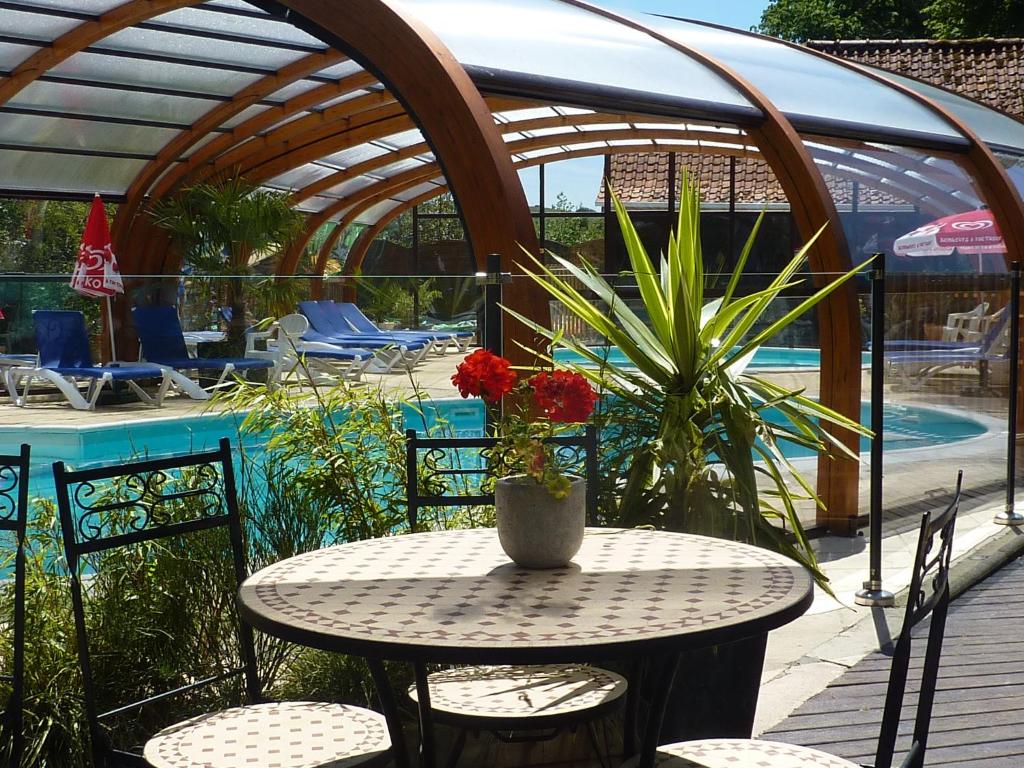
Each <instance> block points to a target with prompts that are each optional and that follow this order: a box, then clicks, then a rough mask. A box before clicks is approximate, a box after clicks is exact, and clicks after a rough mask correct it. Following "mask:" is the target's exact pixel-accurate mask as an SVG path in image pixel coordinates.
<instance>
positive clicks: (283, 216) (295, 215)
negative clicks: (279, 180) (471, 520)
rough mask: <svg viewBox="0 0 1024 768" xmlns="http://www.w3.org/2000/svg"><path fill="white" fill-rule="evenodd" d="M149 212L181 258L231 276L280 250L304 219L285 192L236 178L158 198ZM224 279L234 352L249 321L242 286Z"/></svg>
mask: <svg viewBox="0 0 1024 768" xmlns="http://www.w3.org/2000/svg"><path fill="white" fill-rule="evenodd" d="M150 214H151V215H152V217H153V221H154V223H155V224H156V225H157V226H158V227H160V228H161V229H165V230H167V232H168V233H169V234H170V237H171V242H172V244H173V245H174V247H175V248H176V249H177V251H178V252H179V254H180V255H181V256H182V258H183V259H184V261H185V262H187V263H188V264H190V265H192V266H193V267H194V268H195V269H196V270H197V271H200V272H203V273H205V274H207V275H216V276H221V277H235V278H241V277H244V276H246V275H250V274H252V264H253V261H254V259H256V258H261V257H268V256H270V257H275V256H279V255H280V254H281V253H283V252H284V249H285V248H286V247H287V245H288V244H289V243H290V242H291V241H292V240H294V239H295V237H297V236H298V234H299V232H300V231H301V229H302V224H303V221H304V217H303V215H302V214H301V213H299V212H298V211H296V210H295V209H294V208H292V207H291V202H290V199H289V197H288V195H286V194H284V193H281V192H272V191H270V190H266V189H262V188H260V187H259V186H257V185H255V184H252V183H250V182H249V181H247V180H246V179H244V178H242V177H235V178H229V179H226V180H224V181H220V182H217V183H203V184H197V185H195V186H192V187H187V188H185V189H183V190H182V191H181V192H180V193H179V194H177V195H175V196H174V197H171V198H166V199H163V200H158V201H157V202H156V203H155V204H154V205H153V207H152V209H151V211H150ZM224 282H225V285H224V303H225V304H226V305H227V306H229V307H231V310H232V317H231V327H230V331H229V339H228V349H227V350H226V354H237V353H238V352H240V349H241V346H242V344H243V342H242V336H243V333H244V331H245V328H246V327H247V326H248V324H249V323H248V321H247V320H246V317H245V295H244V294H245V290H244V286H243V285H242V284H241V283H240V281H239V280H226V281H224Z"/></svg>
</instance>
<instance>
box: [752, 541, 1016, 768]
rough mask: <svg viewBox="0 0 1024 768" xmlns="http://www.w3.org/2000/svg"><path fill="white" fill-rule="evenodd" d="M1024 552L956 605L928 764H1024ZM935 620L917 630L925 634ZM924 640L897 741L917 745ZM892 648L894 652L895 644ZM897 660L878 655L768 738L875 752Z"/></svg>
mask: <svg viewBox="0 0 1024 768" xmlns="http://www.w3.org/2000/svg"><path fill="white" fill-rule="evenodd" d="M1022 578H1024V558H1022V559H1020V560H1017V561H1015V562H1013V563H1010V564H1008V565H1006V566H1004V567H1003V568H1002V569H1000V570H999V571H998V572H996V573H995V574H993V575H992V576H990V577H989V578H988V579H986V580H985V581H984V582H982V583H981V584H978V585H976V586H974V587H973V588H972V589H970V590H969V591H968V592H967V593H965V594H964V595H963V596H962V597H961V598H960V599H958V600H956V601H954V602H953V604H952V605H951V606H950V611H949V618H948V620H947V624H946V637H945V642H944V647H943V657H942V664H941V668H940V671H939V681H938V687H937V692H936V696H935V707H934V711H933V715H932V726H931V733H930V736H929V745H928V753H927V757H926V760H925V765H927V766H928V767H929V768H937V767H940V766H941V768H982V767H983V766H984V768H1004V767H1005V768H1011V766H1012V767H1013V768H1020V767H1021V766H1024V732H1022V730H1021V727H1022V726H1021V724H1022V723H1024V641H1022V638H1024V590H1021V589H1020V586H1019V585H1020V583H1021V579H1022ZM927 629H928V627H927V625H925V626H920V627H917V629H916V630H915V637H919V638H922V639H923V638H924V636H925V634H926V633H927ZM923 649H924V643H923V642H920V641H918V642H917V643H916V644H915V646H914V654H913V655H914V660H913V661H912V662H911V673H910V678H909V680H908V685H907V689H908V695H907V698H906V702H905V706H904V709H903V713H902V719H901V723H900V738H899V741H898V743H897V753H898V754H897V758H896V760H895V761H894V764H895V765H899V762H900V759H901V758H902V755H903V753H904V751H905V750H906V749H907V748H908V746H909V743H910V733H911V731H912V730H913V717H914V711H915V707H916V702H917V698H916V696H915V695H914V694H915V693H916V691H917V690H918V689H919V683H920V678H921V671H920V666H919V665H917V664H916V663H915V662H918V661H919V660H920V659H921V657H922V655H923V653H924V650H923ZM890 652H891V650H890ZM890 664H891V658H890V657H889V656H888V655H886V654H885V653H882V652H877V653H874V654H871V655H870V656H868V657H867V658H865V659H863V660H862V661H861V662H859V663H858V664H855V665H854V666H853V667H851V668H850V669H849V670H848V671H847V672H844V673H843V674H842V675H840V677H839V678H837V679H836V680H834V681H833V682H832V683H831V684H830V685H829V687H828V688H826V689H825V690H824V691H822V692H821V693H819V694H818V695H817V696H814V697H812V698H811V699H810V700H808V701H806V702H804V703H803V704H802V705H800V706H799V707H798V708H797V709H796V710H795V711H794V712H793V713H792V714H791V715H790V716H789V717H787V718H786V719H785V720H783V721H782V722H780V723H779V724H778V725H776V726H775V727H773V728H771V729H770V730H769V731H767V732H766V733H764V734H762V738H766V739H775V740H778V741H786V742H790V743H793V744H802V745H804V746H808V747H816V748H818V749H823V750H825V751H827V752H830V753H832V754H835V755H838V756H839V757H843V758H846V759H847V760H852V761H854V762H868V763H869V762H870V761H871V760H872V759H873V757H874V755H873V753H874V749H875V743H876V739H877V734H878V726H879V723H880V721H881V717H882V705H883V702H884V698H885V689H886V685H887V682H888V679H889V666H890Z"/></svg>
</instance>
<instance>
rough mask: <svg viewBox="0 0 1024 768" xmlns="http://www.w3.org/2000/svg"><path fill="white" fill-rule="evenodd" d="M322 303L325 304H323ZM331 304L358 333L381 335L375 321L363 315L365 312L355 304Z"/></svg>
mask: <svg viewBox="0 0 1024 768" xmlns="http://www.w3.org/2000/svg"><path fill="white" fill-rule="evenodd" d="M321 303H323V302H321ZM331 304H333V305H334V306H335V307H337V311H338V312H340V313H341V316H342V317H344V318H345V320H346V321H347V322H348V323H349V325H351V326H352V327H353V328H355V329H356V330H357V331H359V332H361V333H380V332H381V331H380V328H378V327H377V326H376V325H375V324H374V322H373V320H371V319H370V318H368V317H367V316H366V315H365V314H364V313H363V310H361V309H360V308H359V307H357V306H356V305H355V304H351V303H349V302H333V301H332V302H331Z"/></svg>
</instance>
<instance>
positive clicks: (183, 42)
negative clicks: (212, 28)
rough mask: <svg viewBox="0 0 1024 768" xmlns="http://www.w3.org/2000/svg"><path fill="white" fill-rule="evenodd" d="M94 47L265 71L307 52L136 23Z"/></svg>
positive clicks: (276, 68)
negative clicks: (184, 32) (150, 27)
mask: <svg viewBox="0 0 1024 768" xmlns="http://www.w3.org/2000/svg"><path fill="white" fill-rule="evenodd" d="M267 23H268V24H269V23H270V22H267ZM94 47H95V48H98V49H100V50H114V51H128V52H133V53H140V54H156V55H162V56H173V57H174V58H176V59H181V60H183V61H194V62H196V64H199V65H202V64H204V63H210V64H215V65H216V64H219V65H225V66H234V67H251V68H258V69H260V70H263V71H265V72H267V73H268V74H269V73H270V72H273V71H274V70H278V69H281V68H282V67H285V66H287V65H289V64H291V63H292V62H294V61H297V60H299V59H301V58H303V57H305V56H308V55H309V54H308V53H303V52H302V51H290V50H285V49H281V48H270V47H267V46H261V45H249V44H247V43H237V42H234V41H230V40H217V41H211V40H208V39H206V38H203V37H196V36H194V35H176V34H173V33H170V32H163V31H156V30H152V29H139V28H138V27H131V28H129V29H123V30H121V31H120V32H115V33H114V34H112V35H110V36H109V37H105V38H103V40H101V41H100V42H98V43H96V45H95V46H94ZM128 66H130V65H128Z"/></svg>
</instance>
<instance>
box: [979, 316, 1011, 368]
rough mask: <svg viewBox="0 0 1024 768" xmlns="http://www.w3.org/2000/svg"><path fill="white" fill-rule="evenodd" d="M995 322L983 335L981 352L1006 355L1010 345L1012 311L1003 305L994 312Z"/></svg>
mask: <svg viewBox="0 0 1024 768" xmlns="http://www.w3.org/2000/svg"><path fill="white" fill-rule="evenodd" d="M993 317H994V318H995V322H993V323H992V325H991V327H989V329H988V330H987V331H986V332H985V335H984V336H983V337H982V340H981V344H980V348H981V354H983V355H992V356H1005V355H1006V353H1007V350H1008V349H1009V346H1010V323H1009V319H1010V312H1009V309H1008V308H1007V307H1003V308H1002V309H1000V310H999V311H998V312H995V313H993Z"/></svg>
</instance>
